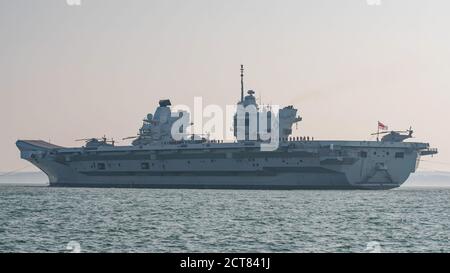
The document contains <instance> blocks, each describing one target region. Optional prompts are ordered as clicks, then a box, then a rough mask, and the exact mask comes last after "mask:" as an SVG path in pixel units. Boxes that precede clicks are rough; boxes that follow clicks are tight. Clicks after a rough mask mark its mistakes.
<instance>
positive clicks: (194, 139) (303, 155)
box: [16, 66, 437, 189]
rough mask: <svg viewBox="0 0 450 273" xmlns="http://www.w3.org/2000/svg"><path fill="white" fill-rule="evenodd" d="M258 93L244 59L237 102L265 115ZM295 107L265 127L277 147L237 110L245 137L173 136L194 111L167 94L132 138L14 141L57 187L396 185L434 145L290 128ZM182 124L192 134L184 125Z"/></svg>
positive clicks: (396, 134)
mask: <svg viewBox="0 0 450 273" xmlns="http://www.w3.org/2000/svg"><path fill="white" fill-rule="evenodd" d="M254 94H255V92H254V91H252V90H249V91H248V92H247V95H246V96H244V85H243V68H242V66H241V98H240V100H239V102H238V103H237V106H244V107H247V106H252V107H254V108H255V109H258V114H259V115H260V114H261V111H260V110H261V109H260V107H259V106H258V104H257V103H256V98H255V95H254ZM269 112H270V111H269ZM297 112H298V111H297V109H295V108H294V107H293V106H287V107H284V108H281V109H279V112H278V114H277V116H276V117H277V121H278V123H277V124H276V126H273V127H271V126H270V122H269V125H268V126H267V128H268V131H272V132H273V131H274V130H276V132H277V139H278V142H277V147H276V149H273V150H267V149H263V146H264V145H265V144H267V142H268V141H267V140H262V138H261V137H260V136H259V135H257V136H256V139H254V138H251V137H250V135H251V134H250V133H249V126H250V125H249V120H248V119H249V117H248V116H247V115H238V114H235V116H234V122H233V123H234V135H235V136H236V137H238V136H239V132H240V130H243V133H242V134H241V135H243V138H242V137H241V138H237V140H235V141H231V142H225V141H222V140H210V139H208V138H205V137H203V136H199V135H192V136H190V137H184V138H182V139H181V140H180V139H175V138H174V137H173V131H172V127H173V126H174V124H175V123H176V122H177V121H179V120H180V119H181V118H182V117H185V118H186V117H188V116H189V114H188V113H187V112H175V113H174V112H172V110H171V102H170V100H167V99H164V100H161V101H160V102H159V106H158V107H157V109H156V111H155V113H154V114H148V115H147V116H146V118H145V119H144V121H143V125H142V127H141V128H140V130H139V133H138V135H137V136H135V137H133V141H132V145H129V146H118V145H115V143H114V141H109V140H107V139H106V138H88V139H85V141H86V143H85V145H84V146H82V147H61V146H57V145H54V144H51V143H48V142H45V141H42V140H18V141H17V142H16V145H17V147H18V148H19V150H20V156H21V158H22V159H25V160H28V161H29V162H31V163H32V164H34V165H35V166H36V167H38V168H39V169H40V170H42V171H43V172H44V173H46V174H47V176H48V178H49V185H50V186H59V187H133V188H207V189H391V188H396V187H399V186H400V185H402V184H403V183H404V182H405V181H406V180H407V179H408V177H409V175H410V174H411V173H413V172H414V171H415V170H416V169H417V167H418V165H419V161H420V158H421V156H427V155H433V154H436V153H437V149H433V148H430V146H429V144H428V143H420V142H406V141H405V140H407V139H409V138H411V137H412V133H413V132H412V130H411V129H409V130H405V131H387V130H384V131H381V132H380V131H378V132H377V133H376V135H377V140H373V141H365V140H360V141H355V140H353V141H351V140H349V141H333V140H313V139H312V138H309V137H299V136H291V135H292V126H293V125H294V124H296V123H297V122H299V121H301V119H302V118H301V117H300V116H298V115H297ZM269 117H270V116H269ZM274 117H275V116H274ZM274 119H275V118H274ZM259 126H260V125H259V124H258V125H257V127H259ZM379 126H380V125H379ZM383 126H384V125H383ZM382 128H383V127H382ZM179 131H180V133H181V134H182V135H184V136H187V133H186V128H183V127H182V128H181V130H179ZM380 136H383V137H382V138H381V139H380V138H379V137H380ZM272 140H273V139H272Z"/></svg>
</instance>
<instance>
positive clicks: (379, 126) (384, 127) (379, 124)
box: [378, 121, 388, 130]
mask: <svg viewBox="0 0 450 273" xmlns="http://www.w3.org/2000/svg"><path fill="white" fill-rule="evenodd" d="M378 128H379V129H381V130H387V129H388V127H387V126H386V125H384V124H383V123H381V122H379V121H378Z"/></svg>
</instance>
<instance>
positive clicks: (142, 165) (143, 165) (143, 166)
mask: <svg viewBox="0 0 450 273" xmlns="http://www.w3.org/2000/svg"><path fill="white" fill-rule="evenodd" d="M141 169H143V170H148V169H150V164H148V163H147V162H142V163H141Z"/></svg>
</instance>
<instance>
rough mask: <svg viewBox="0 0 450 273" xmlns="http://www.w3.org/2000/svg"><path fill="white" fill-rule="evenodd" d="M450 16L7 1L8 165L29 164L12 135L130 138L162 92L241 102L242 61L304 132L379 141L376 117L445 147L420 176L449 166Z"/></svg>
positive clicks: (2, 156) (333, 4) (231, 0)
mask: <svg viewBox="0 0 450 273" xmlns="http://www.w3.org/2000/svg"><path fill="white" fill-rule="evenodd" d="M369 2H370V1H369ZM449 10H450V1H448V0H442V1H437V0H427V1H425V0H381V5H368V4H367V0H339V1H336V0H309V1H300V0H292V1H265V0H252V1H250V0H226V1H225V0H221V1H219V0H204V1H200V0H180V1H171V0H161V1H150V0H142V1H137V0H127V1H125V0H81V5H80V6H70V5H68V4H67V3H66V0H48V1H45V0H39V1H36V0H28V1H25V0H0V39H1V40H0V41H1V43H0V94H1V96H0V124H1V133H0V171H10V170H13V169H17V168H21V167H23V166H27V165H29V163H27V162H25V161H23V160H20V159H19V152H18V150H17V148H16V147H15V145H14V142H15V141H16V140H17V139H44V140H49V139H50V140H51V142H52V143H56V144H60V145H67V146H74V145H80V144H81V143H79V142H75V141H74V139H77V138H82V137H94V136H102V135H104V134H106V135H108V136H112V137H115V138H116V139H121V138H122V137H126V136H129V135H133V134H135V133H136V132H137V129H138V128H139V126H140V125H141V123H142V118H143V117H144V116H145V115H146V114H147V113H148V112H153V110H154V108H155V106H156V105H157V103H158V100H159V99H162V98H170V99H171V100H172V103H173V104H187V105H192V104H193V97H194V96H203V98H204V101H205V103H211V104H212V103H215V104H219V105H225V104H234V103H235V102H236V101H237V100H238V99H239V95H240V94H239V88H240V80H239V65H240V64H241V63H243V64H244V65H245V67H246V79H245V81H246V88H248V89H250V88H251V89H254V90H255V91H256V92H257V95H258V96H259V95H262V100H263V102H265V103H273V104H282V105H288V104H293V105H294V106H296V107H297V108H299V110H300V115H301V116H302V117H303V121H302V122H301V123H300V124H299V129H298V130H297V131H295V134H296V135H310V136H314V137H315V138H316V139H370V138H371V137H370V135H369V134H370V133H372V132H373V131H375V130H376V124H377V120H380V121H383V122H384V123H386V124H387V125H389V126H390V128H392V129H402V130H404V129H406V128H408V127H409V126H410V125H411V126H413V129H414V130H415V136H416V138H415V140H416V141H426V142H430V143H431V144H432V146H433V147H437V148H439V152H440V153H439V155H437V156H435V157H434V158H429V157H427V158H424V159H425V160H429V161H432V162H423V164H422V169H423V170H450V121H449V118H450V105H449V103H450V17H449V16H448V12H449ZM120 144H124V143H120ZM27 170H32V168H29V169H27Z"/></svg>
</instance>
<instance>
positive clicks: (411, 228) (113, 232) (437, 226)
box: [0, 186, 450, 252]
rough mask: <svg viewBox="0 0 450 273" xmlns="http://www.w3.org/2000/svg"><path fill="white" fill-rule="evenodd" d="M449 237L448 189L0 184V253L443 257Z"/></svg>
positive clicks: (448, 246)
mask: <svg viewBox="0 0 450 273" xmlns="http://www.w3.org/2000/svg"><path fill="white" fill-rule="evenodd" d="M449 234H450V189H449V188H447V189H444V188H442V189H436V188H434V189H432V188H420V189H417V188H415V189H412V188H411V189H408V188H400V189H396V190H389V191H300V190H298V191H257V190H240V191H239V190H156V189H86V188H49V187H19V186H0V252H66V251H68V250H66V247H67V245H68V243H69V242H70V241H76V243H75V244H79V245H80V247H81V251H82V252H248V251H250V252H364V251H365V249H366V248H367V245H368V244H369V245H370V244H371V245H372V246H373V245H376V246H379V247H378V248H377V249H378V250H381V251H382V252H444V251H445V252H449V251H450V243H449ZM71 244H72V245H73V244H74V243H71Z"/></svg>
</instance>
